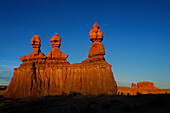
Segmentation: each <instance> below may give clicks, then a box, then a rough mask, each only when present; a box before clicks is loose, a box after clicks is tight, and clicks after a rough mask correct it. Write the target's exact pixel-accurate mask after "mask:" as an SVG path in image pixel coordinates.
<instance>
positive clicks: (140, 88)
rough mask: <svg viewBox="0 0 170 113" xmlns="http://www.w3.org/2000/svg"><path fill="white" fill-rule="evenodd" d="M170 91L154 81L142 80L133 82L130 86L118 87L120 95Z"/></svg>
mask: <svg viewBox="0 0 170 113" xmlns="http://www.w3.org/2000/svg"><path fill="white" fill-rule="evenodd" d="M165 93H170V92H169V91H164V90H160V89H159V88H157V87H155V86H154V83H153V82H149V81H142V82H138V83H137V85H136V84H134V83H132V84H131V88H130V87H121V86H119V87H118V95H138V94H165Z"/></svg>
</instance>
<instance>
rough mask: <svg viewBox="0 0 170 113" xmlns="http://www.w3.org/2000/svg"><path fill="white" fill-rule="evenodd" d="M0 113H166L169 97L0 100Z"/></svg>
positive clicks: (169, 103)
mask: <svg viewBox="0 0 170 113" xmlns="http://www.w3.org/2000/svg"><path fill="white" fill-rule="evenodd" d="M0 113H170V95H169V94H157V95H137V96H108V95H99V96H81V95H80V94H76V93H73V94H70V95H63V96H53V97H52V96H46V97H29V98H22V99H10V98H3V97H2V96H1V97H0Z"/></svg>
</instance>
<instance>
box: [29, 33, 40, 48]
mask: <svg viewBox="0 0 170 113" xmlns="http://www.w3.org/2000/svg"><path fill="white" fill-rule="evenodd" d="M40 42H41V41H40V37H39V36H38V35H37V34H35V35H34V37H33V38H32V39H31V44H32V45H33V44H40Z"/></svg>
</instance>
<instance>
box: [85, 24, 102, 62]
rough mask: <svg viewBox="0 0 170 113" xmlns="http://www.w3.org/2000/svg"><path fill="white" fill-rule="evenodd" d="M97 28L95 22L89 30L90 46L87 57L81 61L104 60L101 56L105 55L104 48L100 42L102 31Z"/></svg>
mask: <svg viewBox="0 0 170 113" xmlns="http://www.w3.org/2000/svg"><path fill="white" fill-rule="evenodd" d="M99 28H100V27H99V25H97V23H95V24H94V25H93V29H92V30H90V32H89V36H90V40H91V41H92V46H90V48H89V55H88V57H89V58H88V59H86V60H85V61H83V62H94V61H100V60H105V58H104V57H103V55H105V50H104V46H103V44H102V43H101V41H102V40H103V33H102V32H101V30H100V29H99Z"/></svg>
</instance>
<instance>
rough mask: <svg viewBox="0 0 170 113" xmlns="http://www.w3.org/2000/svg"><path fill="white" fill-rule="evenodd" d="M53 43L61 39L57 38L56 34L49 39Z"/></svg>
mask: <svg viewBox="0 0 170 113" xmlns="http://www.w3.org/2000/svg"><path fill="white" fill-rule="evenodd" d="M53 41H61V38H60V37H59V34H58V33H56V34H55V36H53V37H52V38H51V39H50V42H53Z"/></svg>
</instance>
